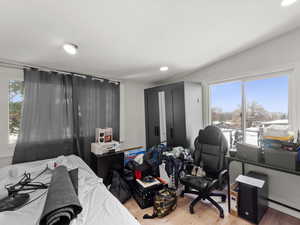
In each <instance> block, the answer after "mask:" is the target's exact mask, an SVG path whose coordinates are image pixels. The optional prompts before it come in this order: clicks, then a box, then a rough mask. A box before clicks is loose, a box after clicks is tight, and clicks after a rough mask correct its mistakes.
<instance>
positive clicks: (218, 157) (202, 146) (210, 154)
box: [193, 126, 228, 178]
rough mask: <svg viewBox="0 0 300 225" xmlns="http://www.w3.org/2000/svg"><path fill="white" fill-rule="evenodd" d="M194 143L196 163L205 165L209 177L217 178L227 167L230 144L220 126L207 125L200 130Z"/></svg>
mask: <svg viewBox="0 0 300 225" xmlns="http://www.w3.org/2000/svg"><path fill="white" fill-rule="evenodd" d="M194 144H195V151H194V153H193V158H194V163H195V164H196V165H199V166H203V169H204V171H205V172H206V174H207V176H208V177H213V178H216V177H217V176H218V174H219V173H220V172H221V171H222V170H223V169H225V167H226V161H225V155H226V153H227V150H228V144H227V140H226V138H225V136H224V135H223V133H222V131H221V130H220V129H219V128H218V127H215V126H207V127H206V128H205V129H204V130H200V131H199V135H198V137H197V138H196V140H195V143H194Z"/></svg>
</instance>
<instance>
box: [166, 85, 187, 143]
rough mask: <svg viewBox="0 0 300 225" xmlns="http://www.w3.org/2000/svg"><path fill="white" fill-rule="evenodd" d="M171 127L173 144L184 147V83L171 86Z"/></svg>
mask: <svg viewBox="0 0 300 225" xmlns="http://www.w3.org/2000/svg"><path fill="white" fill-rule="evenodd" d="M172 109H173V127H172V128H173V129H171V130H170V132H171V134H170V135H171V137H172V139H173V140H172V142H173V146H174V147H176V146H183V147H186V127H185V126H186V124H185V103H184V85H183V84H181V85H176V86H174V87H173V88H172Z"/></svg>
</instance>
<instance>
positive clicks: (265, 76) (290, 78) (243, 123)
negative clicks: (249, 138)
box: [208, 69, 295, 143]
mask: <svg viewBox="0 0 300 225" xmlns="http://www.w3.org/2000/svg"><path fill="white" fill-rule="evenodd" d="M283 76H285V77H287V78H288V121H289V123H288V124H289V125H290V126H291V127H292V129H293V128H294V127H295V124H294V123H295V121H294V120H293V118H294V116H293V112H294V104H292V103H291V100H292V98H293V97H292V95H293V92H292V90H291V89H292V88H291V87H292V82H293V69H290V70H285V71H280V72H274V73H266V74H261V75H252V76H246V77H241V78H233V79H227V80H222V81H216V82H209V83H208V87H209V101H208V107H209V124H212V118H211V102H212V93H211V86H213V85H221V84H226V83H230V82H241V113H242V117H241V129H242V132H243V143H246V135H245V133H246V111H247V107H246V102H247V101H246V100H247V97H246V93H245V83H246V82H249V81H255V80H263V79H268V78H276V77H283Z"/></svg>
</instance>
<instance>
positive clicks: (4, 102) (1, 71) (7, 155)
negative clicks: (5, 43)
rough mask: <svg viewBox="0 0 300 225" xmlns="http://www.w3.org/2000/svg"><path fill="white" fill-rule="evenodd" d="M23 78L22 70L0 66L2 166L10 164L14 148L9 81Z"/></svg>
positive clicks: (0, 149)
mask: <svg viewBox="0 0 300 225" xmlns="http://www.w3.org/2000/svg"><path fill="white" fill-rule="evenodd" d="M22 79H23V71H22V70H16V69H8V68H3V67H0V167H2V166H5V165H8V164H10V162H11V158H12V155H13V149H14V145H9V144H8V82H9V80H22Z"/></svg>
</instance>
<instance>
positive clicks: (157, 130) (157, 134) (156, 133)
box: [154, 126, 159, 136]
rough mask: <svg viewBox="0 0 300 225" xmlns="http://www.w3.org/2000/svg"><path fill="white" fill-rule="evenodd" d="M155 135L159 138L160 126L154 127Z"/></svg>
mask: <svg viewBox="0 0 300 225" xmlns="http://www.w3.org/2000/svg"><path fill="white" fill-rule="evenodd" d="M154 135H155V136H159V127H158V126H155V127H154Z"/></svg>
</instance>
